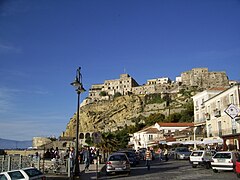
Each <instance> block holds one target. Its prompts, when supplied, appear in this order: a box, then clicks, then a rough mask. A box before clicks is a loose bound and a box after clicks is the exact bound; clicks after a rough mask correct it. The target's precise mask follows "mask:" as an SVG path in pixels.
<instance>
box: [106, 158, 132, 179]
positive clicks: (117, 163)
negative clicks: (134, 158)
mask: <svg viewBox="0 0 240 180" xmlns="http://www.w3.org/2000/svg"><path fill="white" fill-rule="evenodd" d="M120 172H125V173H127V174H128V175H129V174H130V172H131V168H130V162H129V159H128V157H127V156H126V154H125V153H113V154H111V155H109V156H108V159H107V162H106V174H107V175H108V174H110V173H120Z"/></svg>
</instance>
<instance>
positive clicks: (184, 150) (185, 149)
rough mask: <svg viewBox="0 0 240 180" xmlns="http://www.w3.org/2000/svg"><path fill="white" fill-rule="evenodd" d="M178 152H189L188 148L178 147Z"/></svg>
mask: <svg viewBox="0 0 240 180" xmlns="http://www.w3.org/2000/svg"><path fill="white" fill-rule="evenodd" d="M176 151H177V152H189V150H188V148H180V149H176Z"/></svg>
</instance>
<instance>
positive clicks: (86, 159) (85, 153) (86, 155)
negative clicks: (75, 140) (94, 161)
mask: <svg viewBox="0 0 240 180" xmlns="http://www.w3.org/2000/svg"><path fill="white" fill-rule="evenodd" d="M83 159H84V164H85V168H84V170H85V172H86V171H88V170H89V166H90V150H89V147H87V148H86V149H85V150H84V151H83Z"/></svg>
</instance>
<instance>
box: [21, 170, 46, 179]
mask: <svg viewBox="0 0 240 180" xmlns="http://www.w3.org/2000/svg"><path fill="white" fill-rule="evenodd" d="M24 172H25V173H26V174H27V175H28V176H29V177H34V176H39V175H42V174H43V173H42V172H41V171H39V170H37V169H24Z"/></svg>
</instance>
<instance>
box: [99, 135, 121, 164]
mask: <svg viewBox="0 0 240 180" xmlns="http://www.w3.org/2000/svg"><path fill="white" fill-rule="evenodd" d="M117 144H118V143H117V141H116V138H115V135H114V134H113V133H111V132H106V133H102V140H101V142H100V143H99V144H98V145H97V147H99V148H100V149H101V150H102V152H103V158H104V160H105V159H106V155H109V154H110V153H111V152H112V151H113V150H115V148H116V147H117Z"/></svg>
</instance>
